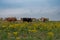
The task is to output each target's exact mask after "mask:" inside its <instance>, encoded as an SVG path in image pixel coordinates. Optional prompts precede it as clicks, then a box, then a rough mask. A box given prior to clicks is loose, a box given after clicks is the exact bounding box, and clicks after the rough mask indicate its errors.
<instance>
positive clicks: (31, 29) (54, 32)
mask: <svg viewBox="0 0 60 40" xmlns="http://www.w3.org/2000/svg"><path fill="white" fill-rule="evenodd" d="M0 40H60V22H53V21H51V22H30V23H28V22H24V23H23V22H7V21H0Z"/></svg>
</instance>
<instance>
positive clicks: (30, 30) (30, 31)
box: [29, 30, 37, 32]
mask: <svg viewBox="0 0 60 40" xmlns="http://www.w3.org/2000/svg"><path fill="white" fill-rule="evenodd" d="M29 32H37V30H29Z"/></svg>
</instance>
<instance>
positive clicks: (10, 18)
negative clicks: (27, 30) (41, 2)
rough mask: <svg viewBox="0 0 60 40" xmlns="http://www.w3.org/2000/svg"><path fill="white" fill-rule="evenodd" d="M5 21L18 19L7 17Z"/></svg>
mask: <svg viewBox="0 0 60 40" xmlns="http://www.w3.org/2000/svg"><path fill="white" fill-rule="evenodd" d="M5 21H9V22H12V21H17V19H16V18H15V17H8V18H5Z"/></svg>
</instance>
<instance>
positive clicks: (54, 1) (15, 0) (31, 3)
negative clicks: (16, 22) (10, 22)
mask: <svg viewBox="0 0 60 40" xmlns="http://www.w3.org/2000/svg"><path fill="white" fill-rule="evenodd" d="M59 3H60V2H59V1H58V0H1V1H0V17H7V16H16V17H36V18H40V17H43V16H44V17H48V18H50V19H51V20H60V18H59V17H60V5H59Z"/></svg>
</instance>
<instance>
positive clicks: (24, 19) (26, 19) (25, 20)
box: [21, 18, 32, 22]
mask: <svg viewBox="0 0 60 40" xmlns="http://www.w3.org/2000/svg"><path fill="white" fill-rule="evenodd" d="M21 20H22V21H23V22H32V19H31V18H21Z"/></svg>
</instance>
